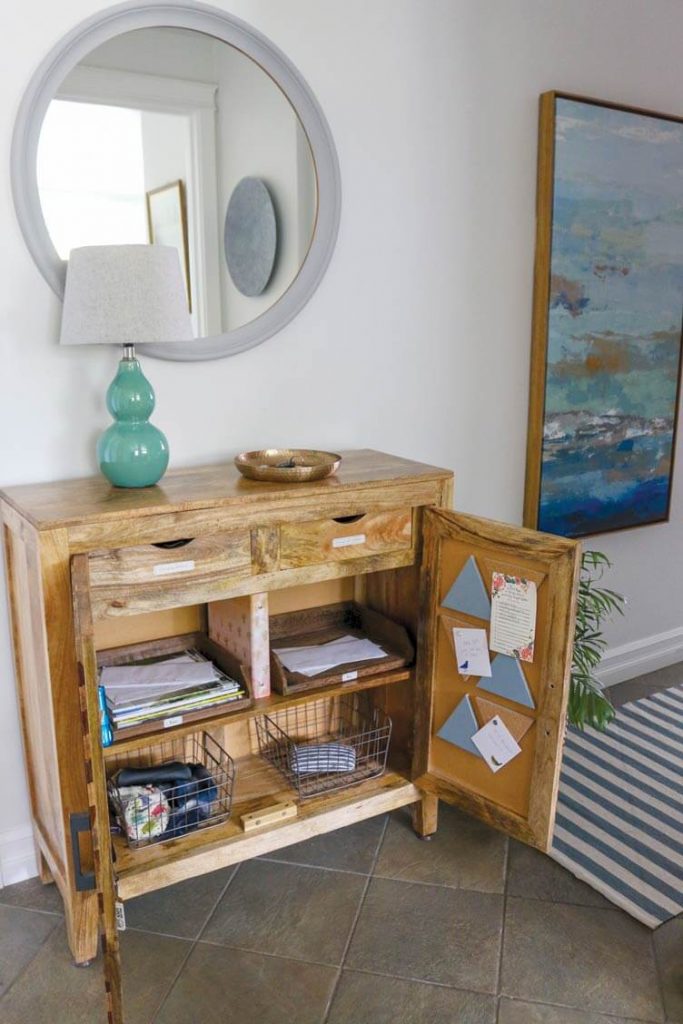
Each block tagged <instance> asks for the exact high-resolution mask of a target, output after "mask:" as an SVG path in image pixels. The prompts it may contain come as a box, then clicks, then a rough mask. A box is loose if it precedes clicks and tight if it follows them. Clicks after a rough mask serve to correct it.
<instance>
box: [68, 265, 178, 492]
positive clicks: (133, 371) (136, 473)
mask: <svg viewBox="0 0 683 1024" xmlns="http://www.w3.org/2000/svg"><path fill="white" fill-rule="evenodd" d="M186 296H187V293H186V290H185V285H184V282H183V278H182V274H181V271H180V260H179V257H178V251H177V249H174V248H173V247H172V246H167V245H88V246H84V247H83V248H79V249H73V250H72V252H71V254H70V256H69V264H68V267H67V275H66V288H65V291H64V310H63V313H62V331H61V336H60V344H62V345H122V346H123V358H122V359H121V362H120V363H119V368H118V371H117V373H116V376H115V377H114V379H113V381H112V382H111V384H110V385H109V389H108V391H107V408H108V409H109V412H110V413H111V415H112V416H113V418H114V422H113V423H112V425H111V426H110V427H109V428H108V429H107V430H105V432H104V433H103V434H102V436H101V437H100V439H99V441H98V442H97V458H98V460H99V464H100V469H101V470H102V472H103V473H104V475H105V476H106V477H107V479H108V480H110V481H111V483H112V484H114V485H115V486H116V487H150V486H151V485H152V484H155V483H157V482H158V481H159V480H160V479H161V477H162V476H163V475H164V473H165V472H166V467H167V466H168V455H169V451H168V442H167V440H166V438H165V437H164V435H163V434H162V432H161V431H160V430H159V429H158V427H155V426H154V425H153V424H152V423H150V422H149V417H150V416H151V415H152V412H153V410H154V404H155V397H154V390H153V388H152V385H151V384H150V383H149V381H148V380H147V378H146V377H145V375H144V374H143V372H142V370H141V368H140V363H139V362H138V360H137V359H136V357H135V345H136V343H140V344H142V343H144V342H155V343H158V342H174V341H189V340H191V339H192V336H193V335H192V322H191V320H190V314H189V311H188V308H187V297H186Z"/></svg>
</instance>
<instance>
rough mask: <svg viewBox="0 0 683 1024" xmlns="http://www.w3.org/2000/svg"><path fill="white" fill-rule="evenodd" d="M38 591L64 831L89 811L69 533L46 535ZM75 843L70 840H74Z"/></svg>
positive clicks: (85, 855) (86, 854) (85, 852)
mask: <svg viewBox="0 0 683 1024" xmlns="http://www.w3.org/2000/svg"><path fill="white" fill-rule="evenodd" d="M34 573H35V580H36V584H35V586H36V591H37V590H38V588H40V592H41V593H42V604H43V608H44V616H45V622H46V623H48V629H47V634H46V636H45V638H44V647H45V648H46V653H47V659H48V661H47V665H46V678H47V679H49V680H50V689H51V697H52V716H53V720H54V730H55V735H56V748H57V749H56V761H57V766H58V772H59V791H60V793H61V802H62V818H63V828H64V832H65V833H66V834H67V835H68V828H69V816H70V815H71V814H73V813H77V812H82V811H85V810H86V809H87V807H88V791H87V786H86V777H85V764H84V761H83V727H82V718H81V704H80V698H79V689H78V686H79V681H78V669H77V662H76V652H75V638H74V626H73V613H72V606H71V577H70V551H69V546H68V537H67V532H66V530H53V531H51V532H50V533H42V534H40V549H39V552H37V556H36V564H35V566H34ZM68 842H69V843H70V840H69V841H68ZM88 846H89V843H87V842H82V843H81V854H82V859H83V861H84V869H85V870H87V869H88V868H89V866H90V864H91V863H92V861H91V852H90V850H89V849H87V848H86V847H88ZM66 870H67V876H68V879H69V886H68V888H69V891H70V892H73V889H74V888H75V877H74V867H73V862H72V858H71V857H70V856H68V857H67V858H66Z"/></svg>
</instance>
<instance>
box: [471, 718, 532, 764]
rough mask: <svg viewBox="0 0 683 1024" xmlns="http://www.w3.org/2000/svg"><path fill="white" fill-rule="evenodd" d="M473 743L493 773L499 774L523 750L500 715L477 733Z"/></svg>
mask: <svg viewBox="0 0 683 1024" xmlns="http://www.w3.org/2000/svg"><path fill="white" fill-rule="evenodd" d="M472 742H473V743H474V745H475V747H476V748H477V750H478V751H479V753H480V754H481V756H482V757H483V758H484V760H485V761H486V763H487V765H488V766H489V768H490V769H491V771H492V772H499V771H500V769H501V768H503V767H504V766H505V765H506V764H507V763H508V761H511V760H512V759H513V757H517V755H518V754H521V752H522V748H521V747H520V745H519V743H518V742H517V740H516V739H515V738H514V736H513V735H512V733H511V732H510V730H509V729H508V727H507V726H506V725H505V722H503V721H501V719H500V718H499V717H498V715H496V716H495V718H492V719H491V720H490V722H487V723H486V725H485V726H483V728H481V729H480V730H479V732H475V734H474V736H473V737H472Z"/></svg>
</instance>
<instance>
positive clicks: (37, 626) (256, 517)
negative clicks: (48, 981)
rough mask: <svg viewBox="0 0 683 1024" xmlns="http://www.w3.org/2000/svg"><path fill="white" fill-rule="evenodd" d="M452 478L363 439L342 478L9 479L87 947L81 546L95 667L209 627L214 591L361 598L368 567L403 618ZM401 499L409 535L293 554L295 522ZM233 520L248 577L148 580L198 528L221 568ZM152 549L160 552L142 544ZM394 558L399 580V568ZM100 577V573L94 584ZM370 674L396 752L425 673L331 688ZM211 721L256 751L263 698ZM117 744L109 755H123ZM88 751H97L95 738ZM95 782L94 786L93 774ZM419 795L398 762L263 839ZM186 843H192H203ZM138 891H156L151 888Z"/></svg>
mask: <svg viewBox="0 0 683 1024" xmlns="http://www.w3.org/2000/svg"><path fill="white" fill-rule="evenodd" d="M450 478H451V474H450V473H449V472H448V471H447V470H441V469H436V468H434V467H429V466H422V465H420V464H417V463H412V462H410V461H408V460H403V459H396V458H394V457H393V456H385V455H382V454H381V453H373V452H368V451H365V452H359V453H346V456H345V459H344V462H343V464H342V468H341V471H340V473H339V475H338V476H337V477H334V478H330V479H328V480H326V481H321V482H320V483H318V484H309V485H301V486H299V485H285V486H280V485H270V484H268V485H262V484H251V483H248V482H245V481H242V479H241V478H239V479H238V478H237V477H236V475H235V472H234V470H233V469H232V467H216V466H213V467H204V468H203V469H199V470H183V471H180V472H179V473H177V474H174V473H171V474H169V475H168V476H167V477H166V478H165V479H164V481H163V483H162V485H161V486H160V487H156V488H149V489H144V490H142V491H119V490H117V489H115V488H111V487H110V486H109V485H108V484H107V482H106V481H105V480H103V479H102V478H96V479H93V480H89V481H88V480H86V481H83V480H80V481H78V480H77V481H67V482H66V483H64V484H62V483H57V484H47V485H44V486H42V485H41V486H38V487H26V488H24V487H20V488H11V490H10V491H8V492H6V493H7V500H5V501H4V502H3V503H2V509H3V518H4V521H5V523H6V525H7V527H8V528H9V529H10V534H11V537H12V540H11V546H12V548H13V554H12V555H11V556H10V557H8V575H9V584H10V589H11V591H12V592H13V593H14V594H15V600H16V598H17V595H18V597H19V605H20V607H21V609H22V610H21V611H20V614H19V616H18V625H17V627H16V633H17V634H18V635H19V638H20V639H19V649H20V657H21V662H22V664H21V665H19V663H18V664H17V674H18V675H19V676H20V675H21V673H22V672H23V673H24V676H26V674H27V673H28V676H29V678H30V679H31V680H32V682H31V684H30V685H31V686H33V685H34V682H35V695H34V696H32V697H31V699H30V702H29V703H33V704H35V706H36V708H37V709H38V714H37V715H36V716H34V715H33V713H32V712H29V716H28V718H27V719H26V724H25V732H26V735H27V737H28V743H29V745H30V746H31V749H32V750H34V751H35V760H36V763H37V764H38V765H39V771H40V773H42V774H40V779H39V782H38V784H37V786H36V800H35V803H36V805H39V812H38V813H37V815H34V826H35V833H36V838H37V842H38V845H39V850H40V855H41V856H42V857H43V859H44V862H45V864H46V865H47V869H48V870H49V872H50V874H52V876H53V877H54V878H55V881H56V882H57V884H58V885H59V887H60V891H61V892H62V895H63V897H64V900H65V914H66V921H67V928H68V932H69V941H70V945H71V948H72V951H73V954H74V958H75V959H76V960H77V961H79V962H82V961H84V960H87V959H91V958H92V957H93V956H94V952H95V943H96V938H97V898H96V894H94V893H77V892H76V891H75V885H74V877H73V865H72V857H71V850H70V845H69V844H70V840H69V838H68V834H67V832H68V830H67V825H68V816H69V814H70V813H71V812H74V811H83V810H84V809H85V808H86V807H87V806H88V805H89V802H90V800H91V797H90V795H89V793H88V788H87V783H86V768H85V763H86V759H85V758H82V757H79V756H78V755H77V754H76V753H75V752H76V751H78V750H79V747H80V746H81V745H82V744H83V742H84V741H83V729H84V724H83V719H82V715H81V704H80V700H79V678H78V671H77V657H76V644H75V637H74V622H73V611H72V602H71V597H72V594H71V577H70V559H71V558H72V556H82V555H87V556H89V555H91V554H92V553H94V552H98V553H99V554H95V555H94V557H93V558H92V563H93V579H92V580H88V586H87V593H88V596H87V600H86V598H85V596H84V593H81V595H80V597H79V598H78V600H79V601H80V602H81V605H80V607H81V612H80V614H81V616H82V620H83V622H84V623H85V624H86V627H87V628H86V629H85V630H82V631H81V639H80V641H79V644H78V650H79V657H80V659H81V662H82V663H83V664H84V666H85V665H90V672H91V673H92V663H91V661H89V659H91V658H92V652H93V650H95V649H97V648H98V647H99V648H101V647H103V646H104V647H118V648H119V649H120V648H121V647H122V646H124V645H126V644H129V643H130V642H132V641H135V642H141V641H145V640H149V639H156V638H158V637H163V636H164V635H169V634H175V633H179V632H184V631H186V630H187V629H188V628H190V629H197V628H203V629H206V626H207V622H206V619H207V616H206V603H207V602H212V601H214V600H220V599H228V598H229V599H232V598H233V597H240V596H244V597H245V599H246V600H247V601H249V602H250V603H252V602H253V601H254V600H256V599H257V598H258V595H260V594H261V595H262V594H264V593H265V594H267V596H268V599H269V600H270V601H272V603H273V606H274V607H276V608H278V609H279V610H281V611H284V610H285V609H287V608H297V607H305V606H309V607H310V605H311V604H314V603H319V601H318V599H317V598H316V599H315V600H314V599H313V591H315V588H316V587H322V588H324V591H325V594H326V595H327V596H326V598H325V600H327V601H329V600H335V599H337V600H344V599H348V598H350V597H351V596H352V595H353V594H354V593H355V594H357V595H358V596H359V597H363V594H364V585H363V577H364V576H365V574H368V573H373V574H375V578H379V577H380V576H381V577H383V578H384V579H385V581H386V583H385V587H386V592H387V594H388V593H389V592H391V593H392V594H393V598H392V600H393V601H395V602H396V608H397V612H398V617H399V619H400V618H401V617H402V616H405V621H411V622H415V621H416V618H415V614H414V607H412V604H413V601H414V594H415V588H416V580H417V572H416V569H415V565H414V563H415V559H416V555H417V552H419V550H420V530H421V509H422V508H423V507H425V506H431V505H434V504H439V503H441V502H442V501H443V500H444V496H445V495H446V494H448V493H449V490H450ZM397 512H402V514H403V515H404V516H406V517H407V518H409V520H410V523H411V526H410V531H411V541H410V543H409V544H408V545H407V546H405V547H402V548H401V549H400V550H391V551H388V552H382V553H378V554H369V555H368V554H363V555H359V554H357V553H356V552H355V551H352V552H351V556H350V557H349V558H348V559H345V560H342V561H334V560H333V559H328V560H326V561H324V562H321V563H318V564H314V565H303V566H302V567H300V568H295V569H281V568H280V559H279V552H280V543H279V542H280V531H281V528H282V527H283V525H284V526H286V525H287V524H296V526H297V528H298V527H300V526H301V525H302V524H315V523H316V522H321V521H325V522H326V523H329V521H330V520H332V519H333V518H335V517H341V516H350V515H359V514H361V513H365V514H366V515H368V516H375V515H379V516H382V515H384V514H390V515H392V516H393V515H395V514H396V513H397ZM339 525H340V532H342V533H343V530H345V529H347V527H348V526H350V527H351V531H352V532H355V531H356V530H357V529H358V528H357V527H355V526H353V525H352V524H347V526H344V525H343V524H339ZM335 529H336V527H335ZM235 532H237V533H239V534H240V535H241V536H242V537H244V538H248V541H247V544H246V547H245V548H244V549H240V550H243V554H244V565H242V566H240V569H239V570H238V578H236V577H235V576H234V575H233V576H232V577H229V575H228V576H226V574H225V573H224V572H223V569H222V567H221V568H220V570H219V571H218V572H217V573H212V572H211V571H209V572H207V573H204V572H202V573H201V574H200V576H199V577H196V576H195V578H192V579H190V580H185V581H183V579H182V578H174V577H173V576H171V577H167V578H164V577H161V579H162V581H163V586H161V587H159V586H158V585H157V581H156V579H147V578H146V573H147V572H148V569H149V564H150V562H149V558H150V557H151V558H152V560H153V561H152V563H151V564H152V565H153V564H158V562H160V561H162V560H163V559H171V560H175V559H178V560H180V561H184V560H188V551H187V548H185V549H183V548H180V549H177V550H175V551H163V550H160V549H156V548H154V549H150V548H149V545H153V544H156V543H158V542H166V541H175V540H178V539H181V538H188V537H191V538H194V541H193V544H196V545H197V547H198V548H199V549H201V550H202V552H204V553H205V555H203V556H202V557H205V565H213V566H214V567H215V565H216V562H215V561H213V559H214V557H219V556H216V555H215V552H216V548H215V546H214V545H215V543H216V535H217V534H225V533H227V534H233V533H235ZM309 536H310V535H309ZM392 543H393V542H392ZM143 547H146V548H147V550H146V551H140V550H136V549H141V548H143ZM341 550H342V551H343V550H344V549H341ZM212 552H213V553H212ZM195 561H198V560H197V559H195ZM10 562H11V564H10ZM242 570H244V572H243V575H242ZM100 571H101V575H100ZM394 572H396V573H398V578H397V580H396V581H394V582H390V581H391V577H392V575H393V573H394ZM404 574H405V576H404ZM140 575H141V576H142V578H140ZM93 583H96V585H95V586H92V584H93ZM22 595H23V596H22ZM380 610H381V609H380ZM93 619H96V620H97V621H96V622H93V621H92V620H93ZM20 685H21V683H20ZM365 688H371V689H372V690H373V692H375V693H377V695H378V701H379V702H380V703H381V704H382V706H384V707H387V706H388V704H389V703H391V702H393V705H394V710H395V713H396V725H395V732H394V736H395V750H398V749H399V748H400V747H403V746H406V745H407V744H408V742H409V739H410V732H411V729H412V691H413V677H412V673H411V672H410V671H408V670H402V671H399V672H395V673H388V674H384V673H383V674H382V675H381V676H379V677H377V678H376V679H375V678H373V679H370V680H367V681H362V680H360V681H359V682H358V683H352V684H343V685H342V686H341V687H338V688H337V687H333V688H331V689H327V688H326V689H325V690H324V691H322V692H324V694H325V695H326V696H327V695H330V696H332V695H337V693H339V692H351V691H353V690H356V689H365ZM81 692H83V691H81ZM394 694H396V696H395V697H394ZM320 695H322V693H316V691H312V692H311V693H306V694H294V695H291V696H288V697H280V696H278V695H275V694H273V695H271V696H270V697H268V698H265V700H264V704H263V707H264V709H270V710H277V709H281V708H282V706H283V703H282V702H285V703H286V704H287V705H290V704H295V703H298V702H302V703H306V701H308V700H311V699H314V698H315V697H316V696H318V697H319V696H320ZM84 707H85V705H84ZM41 715H42V718H41ZM210 724H211V729H212V730H213V729H214V727H215V728H216V729H218V731H219V734H220V735H221V736H222V737H224V738H225V742H226V744H227V745H228V749H230V751H231V753H234V755H235V756H237V757H251V756H252V755H253V753H254V750H255V749H256V747H255V742H256V741H255V736H254V730H253V715H252V714H251V709H243V710H240V711H238V712H237V713H236V714H235V715H234V717H231V715H224V716H222V715H221V716H217V717H216V718H215V719H212V720H211V723H210ZM178 728H179V732H180V734H183V733H184V732H186V731H188V730H189V731H192V730H193V728H194V727H193V725H192V723H187V724H184V725H183V726H181V727H178ZM46 729H47V731H45V730H46ZM169 732H173V730H170V731H169ZM153 739H154V737H153V736H152V735H150V736H148V737H146V740H147V741H148V742H152V741H153ZM143 740H145V737H144V736H143ZM87 742H89V740H88V741H87ZM133 745H135V746H136V747H139V745H140V738H139V737H135V738H133V737H130V738H128V739H127V740H126V741H124V742H123V743H122V744H121V745H119V744H117V750H118V752H119V753H124V754H125V753H126V751H132V749H133ZM88 749H89V750H90V749H91V748H90V747H89V748H88ZM105 756H107V759H108V758H109V757H110V756H113V755H105ZM90 757H91V760H92V751H91V755H90ZM93 763H94V761H93ZM90 785H91V788H92V781H91V783H90ZM259 785H260V784H259ZM259 785H257V786H256V795H257V796H258V795H259V793H261V796H263V795H264V794H265V793H266V790H267V788H268V787H265V789H264V788H263V787H262V786H261V789H260V790H259ZM278 785H280V783H278ZM385 785H386V789H385ZM38 790H39V791H40V792H39V793H38ZM366 795H367V798H368V799H367V801H366V800H365V796H366ZM252 796H253V794H252ZM415 799H416V791H415V789H414V787H412V786H410V785H409V784H408V783H407V782H406V780H405V778H401V779H400V780H397V779H395V778H394V779H393V781H392V778H391V776H388V777H387V782H386V784H384V783H383V784H382V785H381V786H380V790H379V791H375V790H365V789H362V787H361V788H360V789H357V790H355V791H354V792H353V795H352V796H349V797H348V800H347V801H345V802H344V804H343V807H342V806H341V805H338V804H337V803H335V804H334V806H333V807H332V806H330V807H327V808H326V810H330V812H331V813H330V815H329V816H327V815H326V814H323V813H322V812H323V809H324V808H323V807H322V806H321V808H320V812H321V813H320V815H315V816H314V817H315V821H313V822H311V821H310V820H309V818H310V814H309V817H306V818H305V820H304V821H303V822H299V821H295V822H290V823H288V826H287V827H289V828H291V829H292V830H293V831H291V832H289V833H286V834H281V833H280V832H279V830H275V831H277V835H275V834H274V833H273V835H272V836H271V835H270V834H269V833H270V830H267V829H266V830H265V831H264V833H263V834H259V836H257V837H255V838H258V841H259V846H258V847H257V848H255V849H265V848H269V844H271V845H270V848H273V849H275V848H277V847H278V846H279V845H286V844H287V843H288V842H294V841H297V840H298V839H301V838H303V837H304V836H305V835H306V834H317V833H318V832H319V831H325V830H327V829H328V828H336V827H339V826H340V825H342V824H346V823H350V822H351V821H353V820H360V819H361V818H362V817H366V816H369V815H371V814H374V813H381V812H382V811H383V810H386V809H388V808H389V807H392V806H401V805H403V804H404V803H410V802H411V801H413V800H415ZM246 802H247V803H248V801H246ZM245 805H246V803H245ZM307 813H309V812H307ZM99 820H101V819H99ZM299 829H300V831H297V830H299ZM188 838H189V837H188ZM218 838H220V837H218ZM80 845H81V849H82V852H83V856H84V859H85V864H84V867H85V868H86V869H87V868H88V866H92V860H93V851H92V850H89V849H88V842H87V839H86V837H83V838H82V841H81V844H80ZM218 845H220V843H219V844H218ZM250 850H251V847H248V846H247V847H241V846H238V847H236V848H235V849H234V850H231V851H230V853H229V857H230V858H233V859H231V860H230V861H229V862H230V863H234V862H236V861H237V860H239V859H242V858H243V857H245V856H250V855H252V854H251V853H250ZM181 852H182V851H181ZM185 852H186V853H187V855H188V856H190V854H192V856H193V857H194V848H193V847H192V846H191V844H190V846H189V847H188V848H187V850H186V851H185ZM221 856H222V855H221V854H220V853H217V852H216V851H213V850H212V852H211V853H210V854H208V853H207V857H206V859H203V853H202V856H201V858H200V859H201V865H199V864H198V863H196V862H195V861H194V860H193V861H192V863H189V864H188V865H187V866H186V867H183V866H182V865H183V861H184V857H185V853H182V856H180V855H179V856H178V857H177V863H176V865H175V866H174V867H173V870H172V871H171V872H170V875H169V876H168V877H171V876H172V877H174V878H175V877H178V874H179V872H180V873H181V874H182V876H183V877H191V876H192V874H193V873H195V868H198V867H200V866H201V869H202V870H211V869H212V868H211V865H212V864H214V863H216V861H217V860H218V861H220V858H221ZM105 868H106V865H105ZM165 871H166V869H165V868H163V870H161V871H160V873H159V874H158V875H155V874H154V872H152V874H153V875H154V877H155V878H156V881H155V882H154V885H153V886H151V887H156V886H157V885H159V884H165V882H164V881H163V879H164V878H165V877H167V876H166V875H165V874H164V872H165ZM44 874H46V872H44ZM150 877H151V876H150ZM134 884H135V885H137V883H134ZM147 884H148V883H145V885H147ZM112 891H113V888H112ZM140 891H146V890H145V888H144V886H143V887H142V889H140ZM107 899H109V896H107Z"/></svg>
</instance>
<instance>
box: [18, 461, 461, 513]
mask: <svg viewBox="0 0 683 1024" xmlns="http://www.w3.org/2000/svg"><path fill="white" fill-rule="evenodd" d="M341 454H342V464H341V466H340V468H339V470H338V472H337V473H336V474H335V475H334V476H331V477H327V478H326V479H325V480H319V481H316V482H313V483H306V484H269V483H258V482H254V481H251V480H245V479H244V478H243V477H242V476H240V474H239V472H238V471H237V469H236V467H235V466H234V465H233V463H232V462H229V463H215V464H213V465H209V466H196V467H191V468H184V469H175V470H171V471H170V472H168V473H167V474H166V476H165V477H164V478H163V479H162V480H161V482H160V483H159V484H157V485H156V486H155V487H146V488H142V489H139V490H138V489H130V490H127V489H123V488H117V487H112V485H111V484H110V483H109V482H108V481H107V480H105V478H104V477H103V476H100V475H98V476H91V477H83V478H80V479H76V480H62V481H54V482H52V483H43V484H22V485H19V486H16V487H8V488H7V489H5V490H3V491H0V498H2V499H4V500H5V501H6V502H7V503H8V504H10V505H11V506H12V507H13V508H14V509H15V510H16V511H17V512H18V513H19V514H20V515H21V516H23V517H24V518H25V519H27V520H28V521H29V522H30V523H31V524H32V525H33V526H35V527H36V528H37V529H38V530H51V529H56V528H58V527H63V526H71V525H75V524H83V523H88V524H92V523H105V522H107V521H110V520H112V519H117V518H122V517H123V518H128V517H140V516H146V515H154V514H158V513H160V512H171V513H172V512H186V511H192V510H198V509H211V508H221V507H225V506H230V505H235V504H240V505H245V504H252V503H258V502H259V501H264V500H265V501H267V502H268V503H277V502H283V503H286V502H292V501H294V502H296V501H297V500H298V499H300V498H302V497H305V498H306V500H307V502H310V501H311V499H314V498H316V497H319V499H320V502H321V506H324V504H325V499H328V500H329V499H330V498H332V497H333V496H337V495H340V494H343V492H344V491H345V490H351V489H358V488H363V489H365V488H369V489H373V488H381V487H383V486H386V485H387V484H392V483H400V482H401V481H405V482H409V481H411V480H420V481H427V480H447V479H450V477H451V476H452V473H451V471H450V470H447V469H439V468H438V467H436V466H428V465H425V464H424V463H421V462H412V461H411V460H410V459H402V458H399V457H397V456H395V455H386V454H384V453H383V452H376V451H372V450H371V449H360V450H354V451H345V452H342V453H341Z"/></svg>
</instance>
